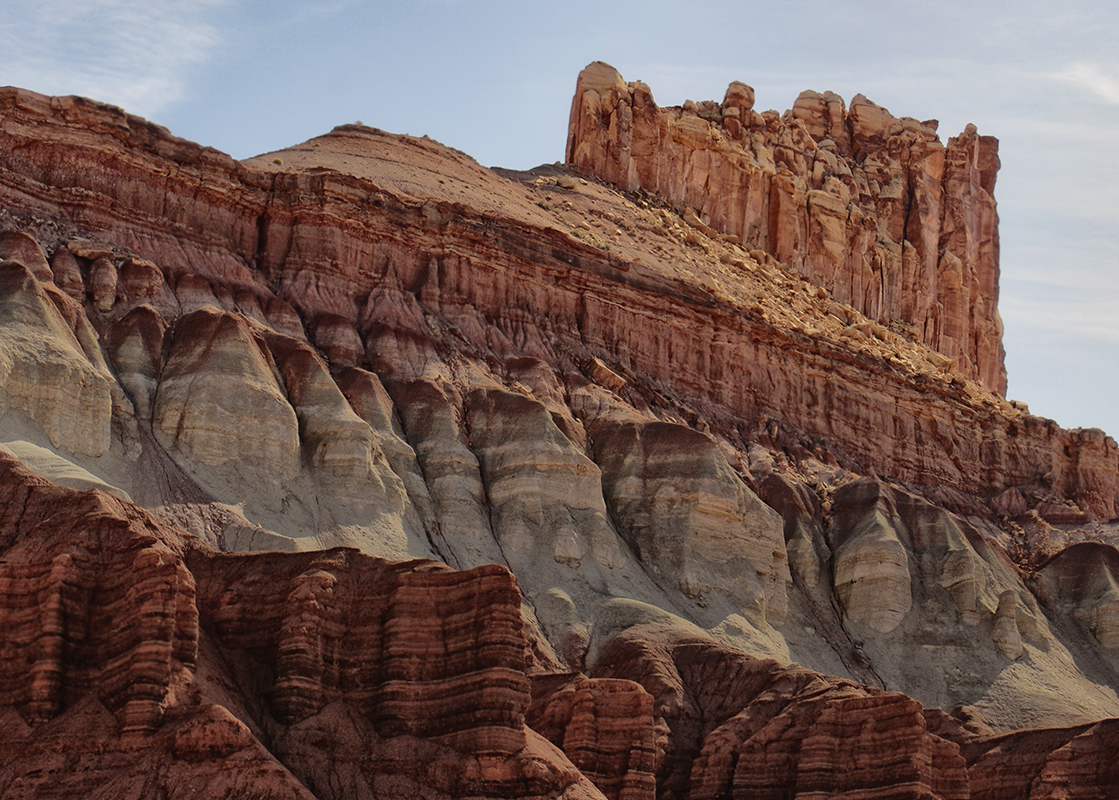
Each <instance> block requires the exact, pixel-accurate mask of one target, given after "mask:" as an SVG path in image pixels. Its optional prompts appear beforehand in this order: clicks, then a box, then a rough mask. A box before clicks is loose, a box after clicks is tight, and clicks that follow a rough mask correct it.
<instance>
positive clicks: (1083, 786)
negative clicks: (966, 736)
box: [964, 719, 1119, 800]
mask: <svg viewBox="0 0 1119 800" xmlns="http://www.w3.org/2000/svg"><path fill="white" fill-rule="evenodd" d="M969 751H970V752H969ZM964 752H965V753H966V754H967V755H968V756H969V761H971V762H972V763H971V765H970V768H969V773H970V775H971V797H972V800H1011V798H1026V799H1027V800H1058V798H1060V799H1061V800H1082V799H1083V800H1087V798H1100V799H1101V800H1112V798H1115V797H1117V796H1119V761H1117V760H1116V758H1115V754H1116V753H1119V720H1114V719H1112V720H1105V721H1103V722H1100V723H1097V724H1095V725H1081V726H1079V727H1076V728H1057V729H1051V730H1037V731H1020V732H1017V733H1013V734H1010V735H1008V736H1000V737H997V738H995V739H993V740H988V741H983V742H980V743H977V744H975V745H973V746H972V747H971V748H968V747H966V746H965V748H964Z"/></svg>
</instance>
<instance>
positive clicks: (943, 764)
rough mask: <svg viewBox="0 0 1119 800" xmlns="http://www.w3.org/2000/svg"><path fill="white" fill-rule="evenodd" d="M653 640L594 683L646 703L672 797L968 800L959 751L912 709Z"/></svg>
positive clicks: (832, 681)
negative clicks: (630, 687)
mask: <svg viewBox="0 0 1119 800" xmlns="http://www.w3.org/2000/svg"><path fill="white" fill-rule="evenodd" d="M652 633H653V632H652V631H646V632H645V634H646V636H649V638H643V637H642V636H641V635H640V634H635V633H633V632H631V633H627V634H624V635H623V636H622V637H620V638H619V639H618V640H616V641H615V643H614V644H613V645H612V646H611V647H610V648H609V649H608V651H607V652H606V653H604V655H603V658H602V660H601V661H600V663H599V666H598V667H596V670H595V672H596V674H601V675H610V676H615V677H625V678H628V679H630V680H633V681H636V682H637V683H640V684H641V685H642V686H644V687H645V689H646V691H648V692H649V693H650V694H652V695H653V700H654V705H653V708H654V714H655V715H656V716H657V717H658V722H659V723H660V724H662V725H664V726H665V727H666V728H667V730H668V738H667V742H666V744H665V752H664V757H663V760H662V762H661V767H660V770H659V772H658V776H657V777H658V787H659V788H660V789H661V791H662V792H665V793H667V795H668V796H684V794H685V792H687V796H688V797H690V798H692V800H699V799H700V798H711V799H712V800H714V798H724V797H728V798H735V800H739V799H740V798H797V797H801V798H815V797H826V796H842V797H851V798H862V797H866V798H930V800H931V799H932V798H941V799H942V800H949V798H953V799H954V798H960V799H961V800H963V799H964V798H967V797H968V775H967V769H966V765H965V763H964V760H963V759H962V758H961V757H960V755H959V747H958V745H956V744H955V743H952V742H949V741H947V740H945V739H942V738H941V737H939V736H936V735H934V734H932V733H930V732H929V731H928V726H927V724H926V722H925V718H924V714H923V709H922V708H921V705H920V704H919V703H917V702H915V701H914V700H912V699H911V698H909V697H906V696H905V695H901V694H897V693H891V692H882V691H880V690H875V689H870V688H868V687H864V686H859V685H857V684H854V683H852V682H849V681H842V680H839V679H836V678H829V677H826V676H822V675H820V674H819V673H815V672H812V671H811V670H806V669H801V668H799V667H791V668H790V667H782V666H780V665H778V664H777V663H776V662H774V661H769V660H761V659H754V658H750V657H748V656H743V655H741V654H738V653H735V652H733V651H730V650H728V649H726V648H723V647H721V646H719V645H716V644H715V643H713V642H710V641H703V640H697V639H689V638H686V637H679V636H676V637H673V636H672V635H671V634H669V635H667V636H666V635H665V632H663V631H658V632H656V638H657V639H660V641H659V642H657V643H654V642H653V641H650V640H651V639H652V638H653V637H652V636H650V634H652ZM666 640H667V641H666ZM673 793H676V794H675V795H674V794H673ZM662 796H664V795H663V794H662Z"/></svg>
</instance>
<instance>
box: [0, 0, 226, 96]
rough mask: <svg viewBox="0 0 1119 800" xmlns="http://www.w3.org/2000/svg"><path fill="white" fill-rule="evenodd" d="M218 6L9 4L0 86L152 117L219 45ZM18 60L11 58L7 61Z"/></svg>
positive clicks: (120, 0)
mask: <svg viewBox="0 0 1119 800" xmlns="http://www.w3.org/2000/svg"><path fill="white" fill-rule="evenodd" d="M223 4H224V0H84V2H82V3H74V2H72V0H15V1H14V2H10V3H9V4H8V5H7V7H6V8H5V12H4V14H3V16H0V48H2V49H3V50H4V51H5V52H7V53H8V54H9V56H10V57H9V58H8V59H7V60H6V61H7V63H6V64H5V66H4V71H3V78H4V82H6V83H11V84H14V85H17V86H21V87H23V88H27V89H33V90H35V91H38V92H43V93H45V94H81V95H86V96H89V97H93V98H95V99H97V100H103V101H106V102H110V103H115V104H117V105H120V106H123V107H124V108H126V109H128V110H129V111H131V112H134V113H138V114H143V115H149V116H150V115H152V114H154V113H157V112H158V111H160V110H162V109H164V108H166V107H168V106H169V105H171V104H172V103H174V102H175V101H177V100H179V99H180V98H181V97H182V96H183V93H184V91H185V87H186V81H187V79H188V76H189V71H190V69H191V68H192V67H194V66H196V65H198V64H200V63H202V62H204V61H205V60H206V58H207V57H208V56H209V55H210V54H211V53H212V52H213V50H214V48H215V47H216V46H217V45H218V44H219V43H220V41H221V37H220V35H219V32H218V28H217V27H216V26H215V25H214V24H213V22H212V18H213V15H214V14H215V12H216V11H217V10H218V9H219V8H220V7H221V6H222V5H223ZM16 53H18V56H13V54H16Z"/></svg>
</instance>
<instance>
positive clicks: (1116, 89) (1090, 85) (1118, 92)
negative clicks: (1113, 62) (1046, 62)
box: [1053, 62, 1119, 105]
mask: <svg viewBox="0 0 1119 800" xmlns="http://www.w3.org/2000/svg"><path fill="white" fill-rule="evenodd" d="M1053 77H1054V78H1057V79H1058V80H1062V81H1067V82H1068V83H1071V84H1073V85H1074V86H1076V87H1078V88H1080V89H1083V90H1085V91H1087V92H1089V93H1091V94H1094V95H1095V96H1096V97H1098V98H1099V99H1101V100H1103V101H1104V102H1105V103H1111V104H1112V105H1119V72H1117V71H1116V70H1114V69H1108V68H1106V67H1102V66H1100V65H1099V64H1092V63H1088V62H1077V63H1074V64H1069V65H1068V66H1067V67H1065V68H1064V69H1062V70H1058V71H1057V72H1054V73H1053Z"/></svg>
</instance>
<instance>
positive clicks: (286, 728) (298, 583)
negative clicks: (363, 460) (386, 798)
mask: <svg viewBox="0 0 1119 800" xmlns="http://www.w3.org/2000/svg"><path fill="white" fill-rule="evenodd" d="M0 493H2V499H3V504H2V505H3V508H4V509H6V511H5V513H4V514H3V516H2V517H0V556H2V559H3V560H2V562H0V586H3V589H4V591H3V597H4V608H3V612H4V619H5V620H6V624H5V626H4V630H3V634H2V638H0V643H2V645H3V646H2V647H0V653H2V654H3V655H2V657H0V714H2V715H3V718H4V719H5V720H6V727H7V728H8V735H7V736H6V737H5V740H4V743H3V744H2V745H0V776H2V777H0V786H3V787H5V788H2V789H0V797H5V798H8V797H11V798H16V797H31V796H34V797H45V796H79V795H80V796H88V797H95V796H96V797H100V796H108V794H107V793H108V792H112V793H115V794H117V795H122V794H130V793H131V794H135V795H136V796H154V795H159V794H162V795H164V796H168V797H178V796H186V795H185V793H187V792H201V794H196V795H194V796H206V797H234V796H254V797H269V798H272V797H277V798H279V797H292V798H295V797H298V798H312V797H318V798H327V797H329V798H338V800H341V798H343V797H353V796H369V792H371V791H379V790H378V789H377V788H376V787H382V789H383V790H384V791H388V792H389V793H390V794H391V795H392V796H399V795H398V793H401V792H404V793H407V792H408V791H413V792H416V791H433V790H435V791H440V792H443V793H444V795H443V796H448V795H449V796H464V795H469V796H473V797H476V796H518V797H519V796H529V795H541V794H544V795H548V796H562V797H571V798H576V797H580V798H583V797H594V796H597V793H596V792H595V791H594V789H593V788H592V787H591V786H590V784H589V783H587V781H586V780H585V779H584V778H582V777H581V776H580V774H579V772H578V771H577V770H576V769H575V768H574V767H572V765H571V764H570V763H569V762H568V761H567V760H566V759H565V758H564V757H563V756H562V754H560V753H559V751H557V750H554V749H552V748H550V747H549V746H547V745H546V744H544V743H543V740H542V739H540V738H539V737H538V736H536V734H534V733H532V732H531V731H529V730H527V729H526V728H525V726H524V714H525V712H526V710H527V709H528V706H529V681H528V678H527V676H526V674H525V667H526V661H525V653H526V642H525V638H524V634H523V633H522V624H521V617H520V597H519V593H518V591H517V585H516V581H515V579H514V578H513V577H512V575H510V574H509V572H508V571H507V570H505V569H503V568H500V567H496V566H494V567H483V568H479V569H475V570H472V571H468V572H455V571H453V570H450V569H449V568H447V567H445V566H443V565H440V564H436V563H433V562H408V563H390V562H386V561H383V560H380V559H375V558H372V557H369V556H363V555H361V554H359V553H357V552H355V551H352V550H333V551H326V552H321V553H308V554H302V555H300V554H281V553H271V554H260V555H225V554H219V553H216V552H214V551H212V550H210V549H209V548H207V547H206V546H205V545H202V544H200V543H199V542H197V541H196V540H194V539H193V537H190V536H189V535H187V534H184V533H182V532H181V531H178V530H176V529H174V528H172V527H170V526H168V525H166V524H164V523H161V522H160V521H158V520H157V519H155V518H154V517H152V516H151V515H149V514H147V513H146V512H144V511H142V510H141V509H138V508H136V507H134V506H132V505H131V504H129V503H127V502H123V501H121V500H119V499H117V498H115V497H112V496H110V495H107V494H103V493H100V492H88V493H78V492H75V491H73V490H69V489H63V488H60V487H56V486H52V485H51V484H49V483H48V482H46V481H45V480H43V479H41V478H36V477H34V476H32V475H31V474H30V473H28V472H26V471H24V470H23V469H22V467H20V466H19V463H18V462H17V461H15V459H13V458H12V457H10V456H7V455H4V454H3V453H0ZM327 727H328V728H330V729H331V730H332V732H333V737H335V738H334V739H333V740H332V739H331V737H324V735H323V733H322V732H321V731H322V729H323V728H327ZM265 742H267V743H268V744H265ZM60 747H61V748H64V749H65V755H62V754H56V755H54V756H49V755H48V753H50V751H52V750H53V749H55V748H60ZM126 753H127V754H129V755H128V756H127V759H126V757H125V754H126ZM126 761H127V763H126ZM44 763H50V764H51V766H49V767H48V768H43V764H44ZM35 765H37V766H35ZM340 775H345V776H346V778H345V780H339V779H338V776H340Z"/></svg>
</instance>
